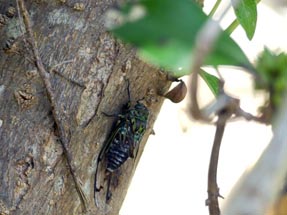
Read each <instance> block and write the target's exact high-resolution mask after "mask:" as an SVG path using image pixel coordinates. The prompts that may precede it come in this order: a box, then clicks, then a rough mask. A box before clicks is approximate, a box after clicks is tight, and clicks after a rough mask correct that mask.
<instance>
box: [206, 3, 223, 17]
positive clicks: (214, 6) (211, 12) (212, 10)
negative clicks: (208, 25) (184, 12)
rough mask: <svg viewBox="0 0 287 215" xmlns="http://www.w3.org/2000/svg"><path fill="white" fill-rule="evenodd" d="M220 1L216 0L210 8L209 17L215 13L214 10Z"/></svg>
mask: <svg viewBox="0 0 287 215" xmlns="http://www.w3.org/2000/svg"><path fill="white" fill-rule="evenodd" d="M220 3H221V0H217V1H216V2H215V4H214V5H213V8H212V9H211V11H210V12H209V14H208V16H209V17H212V16H213V15H214V14H215V12H216V11H217V8H218V6H219V5H220Z"/></svg>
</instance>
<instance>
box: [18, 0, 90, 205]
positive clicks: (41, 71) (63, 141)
mask: <svg viewBox="0 0 287 215" xmlns="http://www.w3.org/2000/svg"><path fill="white" fill-rule="evenodd" d="M17 3H18V5H19V9H20V13H21V14H22V16H23V22H24V25H25V28H26V31H27V34H28V36H29V39H30V45H31V48H32V51H33V55H34V58H35V64H36V67H37V68H38V71H39V74H40V77H41V78H42V80H43V82H44V85H45V88H46V90H47V96H48V99H49V101H50V104H51V109H52V113H53V118H54V121H55V123H56V126H57V130H58V132H59V136H60V142H61V144H62V147H63V150H64V155H65V157H66V159H67V163H68V166H69V170H70V172H71V175H72V177H73V180H74V183H75V187H76V190H77V192H78V194H79V197H80V200H81V202H82V204H83V207H84V210H87V205H88V204H87V198H86V196H85V194H84V192H83V191H82V189H81V185H80V182H79V180H78V177H77V175H76V171H75V167H74V166H73V164H72V154H71V152H70V151H69V146H68V143H69V137H68V135H67V134H66V133H67V132H66V131H65V128H64V125H63V123H62V121H61V114H60V112H59V108H58V106H57V103H56V100H55V95H54V91H53V88H52V84H51V81H50V80H51V77H50V73H48V72H47V71H46V70H45V68H44V65H43V63H42V60H41V57H40V54H39V51H38V48H37V44H36V41H35V38H34V32H33V30H32V27H31V21H30V17H29V14H28V11H27V9H26V6H25V4H24V1H23V0H18V1H17Z"/></svg>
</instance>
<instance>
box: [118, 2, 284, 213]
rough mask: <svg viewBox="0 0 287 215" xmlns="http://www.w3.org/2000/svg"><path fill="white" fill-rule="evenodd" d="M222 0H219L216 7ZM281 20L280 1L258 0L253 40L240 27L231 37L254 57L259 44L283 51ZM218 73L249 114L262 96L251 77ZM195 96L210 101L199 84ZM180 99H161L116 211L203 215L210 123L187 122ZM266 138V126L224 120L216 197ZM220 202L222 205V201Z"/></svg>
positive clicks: (227, 71) (252, 159)
mask: <svg viewBox="0 0 287 215" xmlns="http://www.w3.org/2000/svg"><path fill="white" fill-rule="evenodd" d="M228 2H229V0H224V1H223V3H222V6H223V7H224V4H227V3H228ZM269 2H271V3H272V1H269ZM213 4H214V1H212V0H205V7H204V10H205V11H206V12H207V13H208V12H209V11H210V9H211V7H212V5H213ZM233 17H234V15H233V11H232V10H231V11H230V13H228V14H227V15H226V17H225V18H224V20H223V21H222V23H221V24H222V27H223V28H224V29H225V28H226V27H227V26H228V25H229V24H230V22H231V21H232V20H233ZM286 23H287V9H286V5H285V8H283V7H282V6H280V8H278V7H276V6H274V5H272V7H270V4H265V3H264V2H263V3H260V4H259V5H258V20H257V29H256V32H255V36H254V38H253V40H252V41H249V40H248V39H247V37H246V35H245V32H244V31H243V30H242V29H241V27H238V28H237V29H236V30H235V32H234V33H233V34H232V37H233V38H234V40H236V41H237V43H238V44H239V45H240V46H241V48H242V49H243V50H244V51H245V53H246V54H247V56H248V57H249V58H250V59H251V61H254V60H255V59H256V56H257V55H258V53H260V52H261V51H262V50H263V48H264V46H266V47H268V48H270V49H271V50H279V51H287V41H286V38H287V25H286ZM220 72H221V74H222V75H223V77H224V79H225V82H226V89H227V92H228V93H230V94H231V95H233V96H235V97H237V98H239V99H240V100H241V106H242V108H243V109H244V110H245V111H248V112H251V113H253V114H255V113H256V111H257V108H258V106H259V105H260V104H261V103H262V101H263V100H264V94H263V93H262V92H258V91H256V92H255V91H253V90H252V88H253V87H252V86H253V81H252V78H251V76H250V75H248V74H247V73H244V72H242V71H240V70H236V69H232V68H225V69H222V70H220ZM184 80H187V77H185V78H184ZM199 98H200V100H201V103H202V104H206V103H208V102H209V101H211V100H212V99H213V95H212V94H211V93H210V92H209V89H208V88H207V86H206V85H205V84H204V83H202V84H201V85H200V95H199ZM185 103H186V101H183V102H181V103H180V104H174V103H171V102H170V101H169V100H166V101H165V103H164V105H163V107H162V109H161V112H160V114H159V116H158V119H157V121H156V123H155V126H154V131H155V135H151V136H150V137H149V141H148V143H147V145H146V147H145V150H144V153H143V155H142V158H141V160H140V162H139V164H138V167H137V170H136V173H135V175H134V178H133V180H132V183H131V185H130V188H129V192H128V195H127V197H126V199H125V202H124V205H123V207H122V209H121V212H120V215H146V214H149V215H171V214H172V215H174V214H180V215H188V214H189V215H190V214H200V215H208V208H207V207H206V206H205V200H206V199H207V192H206V191H207V171H208V165H209V157H210V152H211V147H212V143H213V138H214V133H215V126H212V125H206V124H201V123H198V122H195V121H190V120H189V119H188V117H187V116H186V115H185V111H184V108H185ZM271 136H272V133H271V128H270V127H268V126H264V125H260V124H256V123H254V122H247V121H245V120H237V121H234V122H230V123H228V125H227V127H226V130H225V134H224V137H223V142H222V145H221V151H220V155H219V156H220V157H219V167H218V186H219V188H220V194H221V195H222V196H224V197H227V196H228V193H229V191H230V190H231V188H232V186H233V185H234V183H235V182H236V181H237V180H238V178H239V177H240V175H241V174H242V173H243V172H244V171H245V170H246V169H247V168H248V167H250V166H252V164H253V163H254V162H255V161H256V160H257V158H258V156H259V155H260V154H261V152H262V150H264V148H265V147H266V145H267V144H268V143H269V141H270V138H271ZM221 203H222V204H224V200H221Z"/></svg>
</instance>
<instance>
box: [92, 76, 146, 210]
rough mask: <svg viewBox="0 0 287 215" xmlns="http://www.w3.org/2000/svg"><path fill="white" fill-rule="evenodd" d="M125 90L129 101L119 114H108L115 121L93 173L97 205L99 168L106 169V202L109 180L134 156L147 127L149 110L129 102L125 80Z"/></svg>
mask: <svg viewBox="0 0 287 215" xmlns="http://www.w3.org/2000/svg"><path fill="white" fill-rule="evenodd" d="M127 83H128V86H127V91H128V96H129V101H128V103H126V104H125V105H124V106H123V108H122V112H121V113H120V114H113V115H109V114H106V113H104V114H105V115H106V116H109V117H116V118H117V121H116V123H115V125H114V127H113V129H112V131H111V134H110V136H109V138H108V139H107V141H106V142H105V144H104V146H103V148H102V149H101V151H100V154H99V157H98V160H97V170H96V174H95V185H94V189H95V190H94V191H95V203H96V205H97V207H99V199H98V198H99V192H100V191H101V190H102V188H103V186H101V185H100V186H99V187H98V173H99V168H100V167H101V168H104V169H105V171H106V180H107V189H106V195H105V202H106V204H107V203H108V202H109V200H110V199H111V196H112V194H111V191H110V186H111V181H112V177H115V176H116V175H115V176H113V175H114V172H115V171H116V170H118V169H119V168H120V167H121V166H122V165H123V164H124V163H125V162H126V161H127V159H128V158H136V156H137V153H138V150H139V144H140V142H141V140H142V137H143V135H144V133H145V131H146V128H147V122H148V116H149V110H148V108H147V107H146V106H145V105H144V104H143V103H141V100H138V101H137V102H136V104H135V105H132V104H131V98H130V90H129V82H128V81H127Z"/></svg>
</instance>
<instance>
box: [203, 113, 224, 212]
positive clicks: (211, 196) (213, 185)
mask: <svg viewBox="0 0 287 215" xmlns="http://www.w3.org/2000/svg"><path fill="white" fill-rule="evenodd" d="M229 117H230V115H229V114H226V113H223V114H222V115H219V118H218V120H217V123H216V132H215V137H214V142H213V147H212V151H211V156H210V163H209V169H208V188H207V193H208V199H207V201H206V204H207V205H208V207H209V214H210V215H219V214H220V209H219V204H218V197H221V196H220V194H219V188H218V186H217V167H218V158H219V150H220V146H221V141H222V137H223V134H224V129H225V125H226V121H227V119H228V118H229Z"/></svg>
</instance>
